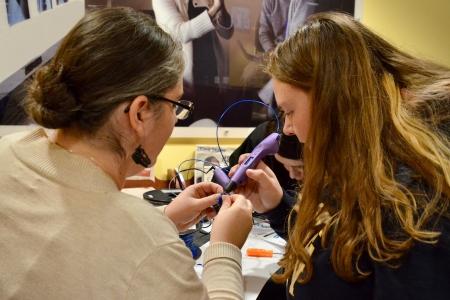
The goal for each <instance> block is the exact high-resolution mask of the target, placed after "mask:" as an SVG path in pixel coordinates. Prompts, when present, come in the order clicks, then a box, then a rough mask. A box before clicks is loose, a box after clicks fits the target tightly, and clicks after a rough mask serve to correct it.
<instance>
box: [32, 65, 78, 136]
mask: <svg viewBox="0 0 450 300" xmlns="http://www.w3.org/2000/svg"><path fill="white" fill-rule="evenodd" d="M63 72H64V70H63V67H62V66H60V67H57V66H55V65H54V64H50V65H48V66H44V67H42V68H41V69H40V70H38V71H37V72H36V75H35V77H34V78H33V80H32V82H31V84H30V86H29V88H28V94H27V97H26V99H25V103H24V107H25V110H26V112H27V113H28V115H29V116H30V117H31V118H32V119H33V120H34V121H35V122H36V123H38V124H39V125H42V126H44V127H46V128H65V127H69V126H70V125H71V124H72V123H73V122H74V121H75V120H76V119H77V116H78V114H79V105H78V104H77V99H76V97H75V95H74V94H73V91H71V90H70V89H69V87H68V85H67V83H66V82H65V81H64V79H63Z"/></svg>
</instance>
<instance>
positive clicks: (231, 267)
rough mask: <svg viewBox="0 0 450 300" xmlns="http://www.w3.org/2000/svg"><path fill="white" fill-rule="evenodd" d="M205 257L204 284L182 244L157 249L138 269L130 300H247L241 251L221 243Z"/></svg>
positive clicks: (131, 288)
mask: <svg viewBox="0 0 450 300" xmlns="http://www.w3.org/2000/svg"><path fill="white" fill-rule="evenodd" d="M204 255H205V256H204V262H205V263H204V264H205V267H204V273H203V283H202V280H200V278H199V277H198V275H197V273H196V272H195V270H194V264H195V261H194V260H193V259H192V256H191V254H190V252H189V250H188V249H187V247H186V246H185V245H184V244H183V243H182V242H181V240H179V241H177V242H173V243H170V244H166V245H164V246H161V247H159V248H157V249H156V250H155V251H153V252H152V253H150V254H149V255H148V256H147V257H146V258H145V259H144V260H143V261H142V263H141V264H140V265H139V266H138V268H137V271H136V273H135V275H134V276H133V278H132V280H131V283H130V285H129V290H128V293H127V297H126V299H174V300H179V299H183V300H184V299H186V300H199V299H243V283H242V275H241V256H240V255H241V254H240V251H239V249H238V248H237V247H234V246H232V245H230V244H226V243H217V244H213V245H211V246H210V247H209V248H208V249H207V250H206V251H205V254H204Z"/></svg>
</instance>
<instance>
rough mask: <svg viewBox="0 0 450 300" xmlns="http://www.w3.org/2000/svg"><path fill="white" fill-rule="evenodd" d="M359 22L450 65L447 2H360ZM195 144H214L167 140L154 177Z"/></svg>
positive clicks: (236, 142)
mask: <svg viewBox="0 0 450 300" xmlns="http://www.w3.org/2000/svg"><path fill="white" fill-rule="evenodd" d="M362 22H363V23H364V24H365V25H367V26H368V27H369V28H371V29H372V30H374V31H375V32H376V33H378V34H379V35H381V36H383V37H384V38H385V39H387V40H388V41H389V42H391V43H393V44H394V45H396V46H397V47H399V48H401V49H402V50H404V51H406V52H408V53H411V54H413V55H416V56H419V57H423V58H428V59H432V60H434V61H436V62H438V63H441V64H444V65H447V66H450V0H428V1H425V0H363V14H362ZM240 142H241V140H239V139H234V140H230V141H223V145H224V146H225V145H228V146H230V145H231V146H233V145H235V146H237V145H239V143H240ZM221 143H222V142H221ZM195 144H209V145H215V140H214V139H208V140H207V139H202V140H195V139H191V140H181V141H174V140H170V141H169V143H168V144H167V145H166V147H165V148H164V150H163V151H162V152H161V154H160V156H159V158H158V163H157V165H156V167H155V169H156V176H157V177H158V178H159V179H166V174H167V169H170V168H174V167H176V166H178V164H179V163H180V162H181V161H183V160H184V159H188V158H193V156H194V149H195Z"/></svg>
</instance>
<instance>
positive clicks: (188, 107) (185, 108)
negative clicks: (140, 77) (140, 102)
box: [124, 95, 194, 120]
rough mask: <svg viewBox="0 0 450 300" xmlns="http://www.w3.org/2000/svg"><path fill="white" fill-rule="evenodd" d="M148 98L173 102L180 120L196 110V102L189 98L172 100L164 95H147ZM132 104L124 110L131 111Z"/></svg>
mask: <svg viewBox="0 0 450 300" xmlns="http://www.w3.org/2000/svg"><path fill="white" fill-rule="evenodd" d="M146 96H147V98H149V99H153V100H158V101H166V102H170V103H172V105H173V106H174V107H175V116H176V117H177V119H178V120H186V119H187V118H188V117H189V115H190V114H191V112H192V111H193V110H194V103H193V102H192V101H188V100H179V101H175V100H170V99H167V98H165V97H163V96H157V95H146ZM129 111H130V106H128V107H127V108H126V109H125V111H124V112H126V113H127V112H129Z"/></svg>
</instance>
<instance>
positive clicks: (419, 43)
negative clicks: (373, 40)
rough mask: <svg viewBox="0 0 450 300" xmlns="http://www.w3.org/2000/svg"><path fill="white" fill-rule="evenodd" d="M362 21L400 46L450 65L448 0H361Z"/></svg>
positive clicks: (449, 12)
mask: <svg viewBox="0 0 450 300" xmlns="http://www.w3.org/2000/svg"><path fill="white" fill-rule="evenodd" d="M362 22H363V23H364V24H365V25H367V26H368V27H369V28H371V29H372V30H374V31H375V32H376V33H377V34H379V35H381V36H383V37H384V38H385V39H386V40H388V41H389V42H391V43H392V44H394V45H396V46H397V47H399V48H400V49H402V50H404V51H406V52H408V53H410V54H412V55H415V56H418V57H422V58H427V59H431V60H434V61H435V62H437V63H440V64H444V65H446V66H449V67H450V1H449V0H427V1H426V0H363V16H362Z"/></svg>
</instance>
